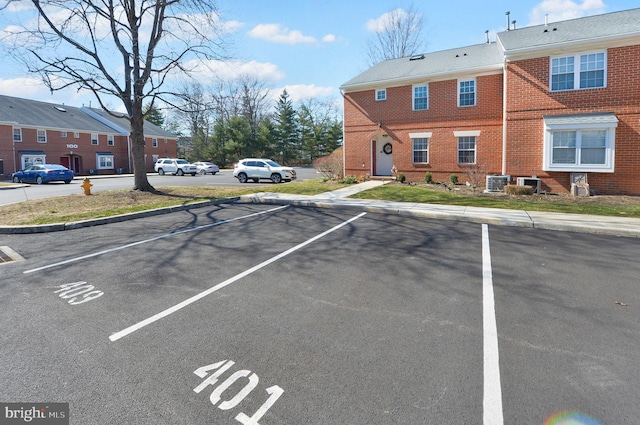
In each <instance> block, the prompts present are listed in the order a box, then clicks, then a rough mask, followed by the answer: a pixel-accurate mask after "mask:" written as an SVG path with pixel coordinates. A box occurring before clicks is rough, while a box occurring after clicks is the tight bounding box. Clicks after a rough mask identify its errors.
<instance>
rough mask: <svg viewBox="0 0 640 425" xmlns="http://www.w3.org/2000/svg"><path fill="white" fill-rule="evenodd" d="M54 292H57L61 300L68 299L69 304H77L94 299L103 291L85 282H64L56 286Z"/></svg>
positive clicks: (102, 293)
mask: <svg viewBox="0 0 640 425" xmlns="http://www.w3.org/2000/svg"><path fill="white" fill-rule="evenodd" d="M58 288H60V289H58V290H57V291H54V294H58V296H59V297H60V298H62V299H63V300H69V301H68V302H69V304H71V305H77V304H82V303H86V302H87V301H91V300H95V299H96V298H99V297H101V296H103V295H104V292H102V291H97V290H95V289H96V288H95V287H94V286H93V285H87V282H74V283H65V284H62V285H60V286H58Z"/></svg>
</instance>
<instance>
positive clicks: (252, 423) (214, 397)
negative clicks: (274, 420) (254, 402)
mask: <svg viewBox="0 0 640 425" xmlns="http://www.w3.org/2000/svg"><path fill="white" fill-rule="evenodd" d="M234 364H235V362H233V361H231V360H223V361H221V362H218V363H214V364H210V365H207V366H202V367H200V368H198V369H196V370H195V371H194V372H193V373H195V374H196V375H198V376H199V377H200V378H204V377H207V375H209V372H213V371H215V372H214V373H212V374H211V375H209V376H208V377H207V379H205V380H204V381H202V383H200V385H198V386H197V387H195V388H194V389H193V391H195V392H196V393H200V392H201V391H202V390H203V389H205V388H206V387H207V386H209V385H211V386H215V389H214V390H213V392H212V393H211V396H210V397H209V399H210V400H211V404H213V405H214V406H215V405H216V404H218V402H220V400H222V393H223V392H225V391H226V390H227V389H228V388H229V387H230V386H231V385H233V384H234V383H235V382H236V381H237V380H238V379H241V378H246V379H247V380H248V381H249V382H247V384H246V385H245V386H244V387H243V388H242V389H241V390H240V391H239V392H238V393H237V394H236V395H235V396H233V397H232V398H230V399H229V400H224V401H223V402H221V403H220V404H218V409H221V410H229V409H233V408H234V407H236V406H237V405H238V404H239V403H240V402H241V401H242V400H244V398H245V397H246V396H248V395H249V393H250V392H251V391H253V390H254V389H255V388H256V386H257V385H258V382H259V381H260V379H259V378H258V375H256V374H255V373H252V372H251V371H250V370H239V371H237V372H235V373H233V374H232V375H231V376H229V377H228V378H227V379H225V380H224V381H222V382H221V383H220V384H219V385H216V384H217V383H218V380H219V379H220V376H222V374H223V373H225V372H226V371H227V370H229V369H230V368H231V366H233V365H234ZM266 391H267V394H269V397H268V398H267V400H266V401H265V402H264V403H262V406H260V408H259V409H258V410H257V411H256V412H255V413H254V414H253V415H252V416H249V415H247V414H246V413H243V412H240V413H238V415H237V416H236V420H237V421H238V422H240V423H241V424H243V425H260V424H259V423H258V421H259V420H260V419H261V418H262V417H263V416H264V415H265V413H267V411H268V410H269V409H270V408H271V406H273V404H274V403H275V402H276V400H278V398H280V396H281V395H282V393H284V390H283V389H282V388H280V387H279V386H277V385H274V386H272V387H269V388H267V390H266Z"/></svg>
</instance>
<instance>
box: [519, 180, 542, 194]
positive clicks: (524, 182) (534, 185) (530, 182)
mask: <svg viewBox="0 0 640 425" xmlns="http://www.w3.org/2000/svg"><path fill="white" fill-rule="evenodd" d="M517 184H518V186H531V187H532V188H533V190H535V193H540V179H539V178H537V177H518V179H517Z"/></svg>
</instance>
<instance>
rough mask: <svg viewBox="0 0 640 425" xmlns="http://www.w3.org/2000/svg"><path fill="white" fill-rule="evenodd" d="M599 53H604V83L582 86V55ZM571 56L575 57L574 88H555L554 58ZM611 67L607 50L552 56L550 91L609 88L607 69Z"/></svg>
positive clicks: (550, 59) (550, 61) (550, 63)
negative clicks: (553, 81)
mask: <svg viewBox="0 0 640 425" xmlns="http://www.w3.org/2000/svg"><path fill="white" fill-rule="evenodd" d="M597 53H604V77H603V78H604V85H603V86H602V87H585V88H581V87H580V56H584V55H592V54H597ZM569 57H573V88H572V89H560V90H553V89H552V84H551V82H552V79H553V73H552V72H553V59H560V58H569ZM608 68H609V63H608V55H607V51H606V50H599V51H596V52H582V53H577V54H575V55H559V56H552V57H550V58H549V92H553V93H557V92H563V91H574V90H593V89H604V88H607V69H608Z"/></svg>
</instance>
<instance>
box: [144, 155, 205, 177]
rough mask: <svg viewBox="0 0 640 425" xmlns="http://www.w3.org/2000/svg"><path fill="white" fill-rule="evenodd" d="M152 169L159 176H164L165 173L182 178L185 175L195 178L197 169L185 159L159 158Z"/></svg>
mask: <svg viewBox="0 0 640 425" xmlns="http://www.w3.org/2000/svg"><path fill="white" fill-rule="evenodd" d="M153 169H154V170H155V171H156V172H157V173H158V174H160V175H161V176H164V175H165V174H166V173H171V174H175V175H177V176H184V175H185V174H191V175H192V176H195V175H196V174H197V173H198V168H197V167H196V166H195V165H193V164H191V163H190V162H189V161H187V160H186V159H178V158H160V159H158V160H157V161H156V163H155V165H154V166H153Z"/></svg>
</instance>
